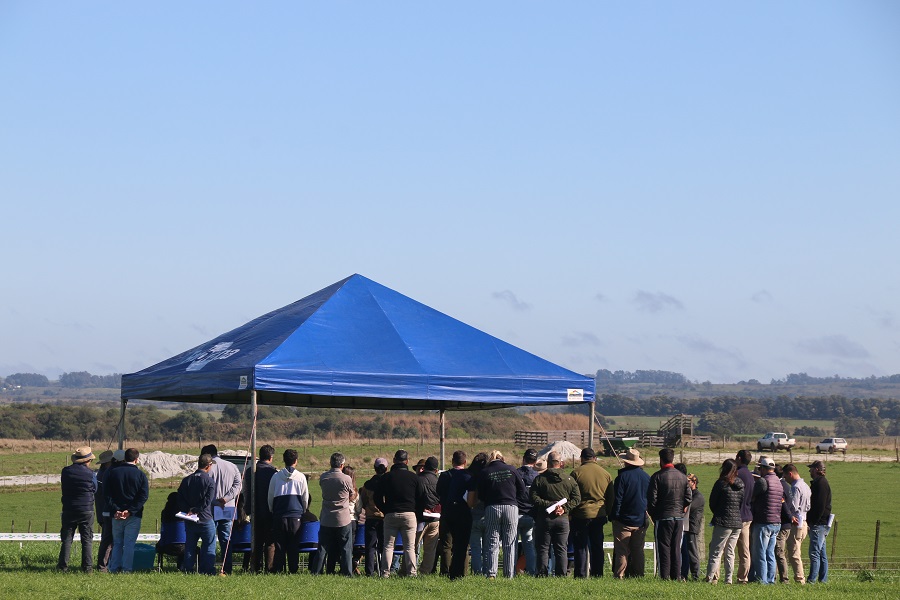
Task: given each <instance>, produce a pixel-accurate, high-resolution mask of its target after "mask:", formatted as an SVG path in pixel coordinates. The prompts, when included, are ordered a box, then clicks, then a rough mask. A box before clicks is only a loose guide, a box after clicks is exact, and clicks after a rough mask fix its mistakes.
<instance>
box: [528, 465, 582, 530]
mask: <svg viewBox="0 0 900 600" xmlns="http://www.w3.org/2000/svg"><path fill="white" fill-rule="evenodd" d="M563 498H565V499H566V503H565V504H563V511H564V514H568V512H569V510H570V509H571V508H572V507H573V506H576V505H577V504H578V503H579V502H581V493H580V492H579V491H578V484H577V483H576V482H575V480H574V479H572V477H570V476H569V475H566V474H565V472H563V470H562V469H547V470H546V471H544V472H543V473H541V474H540V475H538V476H537V477H535V478H534V483H532V484H531V503H532V504H533V505H534V513H535V515H541V516H543V517H545V518H546V517H547V516H548V515H547V508H549V507H550V506H553V505H554V504H556V503H557V502H559V501H560V500H562V499H563Z"/></svg>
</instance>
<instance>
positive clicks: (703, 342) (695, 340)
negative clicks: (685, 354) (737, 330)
mask: <svg viewBox="0 0 900 600" xmlns="http://www.w3.org/2000/svg"><path fill="white" fill-rule="evenodd" d="M675 339H676V340H678V342H679V343H680V344H681V345H683V346H684V347H685V348H687V349H688V350H691V351H692V352H696V353H698V354H707V355H712V356H714V357H717V358H725V359H728V360H730V361H732V362H733V363H734V364H735V365H737V366H738V367H744V366H746V364H747V361H746V360H744V357H743V356H742V355H741V353H740V352H737V351H735V350H729V349H728V348H724V347H722V346H717V345H716V344H714V343H712V342H710V341H709V340H707V339H704V338H701V337H699V336H695V335H678V336H675Z"/></svg>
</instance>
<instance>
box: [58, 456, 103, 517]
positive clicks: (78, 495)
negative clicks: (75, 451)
mask: <svg viewBox="0 0 900 600" xmlns="http://www.w3.org/2000/svg"><path fill="white" fill-rule="evenodd" d="M60 483H61V484H62V486H61V487H62V506H63V512H94V493H95V492H96V491H97V479H96V478H95V477H94V471H93V470H92V469H91V468H90V467H89V466H87V465H86V464H84V463H74V464H71V465H69V466H68V467H65V468H64V469H63V470H62V474H61V476H60Z"/></svg>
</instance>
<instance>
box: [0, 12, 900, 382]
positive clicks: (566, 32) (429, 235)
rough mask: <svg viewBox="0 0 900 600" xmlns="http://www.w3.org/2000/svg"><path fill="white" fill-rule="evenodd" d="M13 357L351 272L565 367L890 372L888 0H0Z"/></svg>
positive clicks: (48, 363)
mask: <svg viewBox="0 0 900 600" xmlns="http://www.w3.org/2000/svg"><path fill="white" fill-rule="evenodd" d="M0 87H2V91H0V197H2V200H0V207H2V210H0V256H2V257H3V268H2V277H0V375H3V376H5V375H9V374H11V373H14V372H19V371H34V372H39V373H44V374H46V375H48V376H50V377H55V376H57V375H58V374H59V373H61V372H63V371H81V370H87V371H91V372H92V373H97V374H105V373H112V372H131V371H136V370H139V369H141V368H144V367H146V366H149V365H151V364H153V363H156V362H158V361H160V360H162V359H165V358H167V357H168V356H170V355H172V354H175V353H178V352H181V351H183V350H186V349H188V348H190V347H192V346H194V345H197V344H200V343H202V342H204V341H206V340H207V339H210V338H212V337H214V336H216V335H218V334H219V333H222V332H225V331H227V330H229V329H231V328H233V327H236V326H237V325H240V324H242V323H243V322H245V321H247V320H249V319H251V318H253V317H256V316H258V315H260V314H263V313H265V312H267V311H269V310H272V309H274V308H277V307H280V306H283V305H285V304H288V303H290V302H292V301H294V300H296V299H298V298H301V297H303V296H306V295H308V294H310V293H312V292H314V291H316V290H318V289H320V288H322V287H325V286H326V285H328V284H330V283H333V282H335V281H337V280H339V279H342V278H344V277H346V276H348V275H350V274H353V273H360V274H362V275H365V276H366V277H369V278H371V279H374V280H376V281H378V282H380V283H382V284H384V285H386V286H388V287H391V288H393V289H395V290H397V291H399V292H401V293H404V294H406V295H408V296H410V297H412V298H415V299H416V300H419V301H421V302H424V303H426V304H429V305H431V306H433V307H434V308H436V309H438V310H441V311H443V312H445V313H448V314H450V315H451V316H454V317H456V318H458V319H460V320H462V321H465V322H467V323H469V324H471V325H474V326H476V327H478V328H480V329H482V330H484V331H487V332H488V333H490V334H493V335H496V336H498V337H500V338H502V339H505V340H507V341H509V342H511V343H513V344H516V345H518V346H520V347H522V348H524V349H526V350H528V351H531V352H533V353H535V354H538V355H540V356H542V357H544V358H548V359H550V360H553V361H555V362H558V363H560V364H562V365H564V366H566V367H569V368H571V369H573V370H575V371H578V372H583V373H593V372H594V371H596V370H597V369H600V368H609V369H612V370H616V369H625V370H635V369H663V370H672V371H679V372H682V373H684V374H685V375H686V376H687V377H689V378H690V379H697V380H700V381H703V380H707V379H708V380H711V381H713V382H733V381H737V380H740V379H749V378H757V379H760V380H761V381H768V380H769V379H770V378H773V377H775V378H778V377H782V376H784V375H785V374H787V373H791V372H801V371H805V372H807V373H809V374H811V375H831V374H835V373H838V374H840V375H842V376H854V377H860V376H868V375H872V374H875V375H885V374H891V373H896V372H900V361H898V358H900V281H898V270H897V266H896V264H895V263H896V262H897V259H898V257H900V235H898V224H900V4H898V3H897V2H893V1H891V0H882V1H877V0H876V1H867V2H828V1H816V2H787V3H786V2H754V3H721V2H691V3H681V2H680V3H675V2H622V3H612V2H567V3H547V2H454V3H422V2H408V3H404V2H389V3H371V2H357V3H352V2H319V3H300V2H265V3H245V2H240V3H232V2H219V1H217V2H188V3H186V2H154V3H123V2H90V3H70V2H41V1H35V0H28V1H15V0H7V1H5V2H2V3H0Z"/></svg>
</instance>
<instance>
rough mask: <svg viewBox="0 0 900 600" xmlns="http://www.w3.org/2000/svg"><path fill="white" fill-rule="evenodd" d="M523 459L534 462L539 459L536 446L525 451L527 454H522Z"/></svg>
mask: <svg viewBox="0 0 900 600" xmlns="http://www.w3.org/2000/svg"><path fill="white" fill-rule="evenodd" d="M522 460H524V461H525V462H527V463H533V462H534V461H536V460H537V450H535V449H534V448H529V449H528V450H526V451H525V454H523V455H522Z"/></svg>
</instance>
